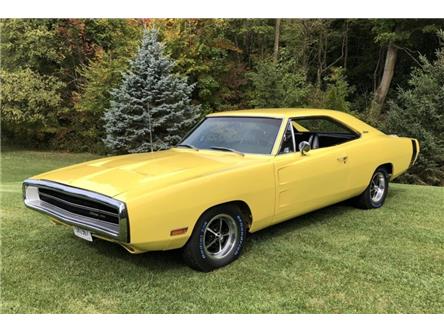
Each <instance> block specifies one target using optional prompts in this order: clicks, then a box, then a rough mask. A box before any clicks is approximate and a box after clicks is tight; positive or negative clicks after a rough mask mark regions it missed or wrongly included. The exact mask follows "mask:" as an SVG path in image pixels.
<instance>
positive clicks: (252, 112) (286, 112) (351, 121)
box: [207, 108, 382, 134]
mask: <svg viewBox="0 0 444 333" xmlns="http://www.w3.org/2000/svg"><path fill="white" fill-rule="evenodd" d="M313 116H324V117H329V116H330V117H332V118H334V119H337V120H338V121H340V122H343V123H344V124H345V125H348V126H350V127H352V128H353V129H355V130H357V131H358V132H361V133H363V132H371V133H379V134H382V132H380V131H378V130H377V129H376V128H373V127H371V126H370V125H368V124H367V123H365V122H363V121H361V120H359V119H358V118H356V117H354V116H352V115H350V114H348V113H345V112H340V111H334V110H328V109H310V108H280V109H249V110H238V111H221V112H215V113H211V114H209V115H207V117H271V118H293V117H313Z"/></svg>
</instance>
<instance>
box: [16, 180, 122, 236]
mask: <svg viewBox="0 0 444 333" xmlns="http://www.w3.org/2000/svg"><path fill="white" fill-rule="evenodd" d="M40 189H45V190H50V191H53V193H58V194H60V197H58V196H57V197H52V196H49V197H51V200H50V201H51V202H48V201H45V200H42V198H44V197H42V198H41V197H40V192H39V190H40ZM45 196H48V195H47V194H46V195H45ZM70 198H71V199H73V200H74V201H75V202H71V201H70ZM82 200H83V201H82ZM23 201H24V204H25V206H26V207H29V208H31V209H34V210H36V211H38V212H41V213H43V214H46V215H49V216H50V217H52V218H54V219H55V220H58V221H61V222H63V223H64V224H68V225H72V226H77V227H79V228H83V229H86V230H89V231H91V233H93V234H95V235H97V236H101V237H103V238H105V239H112V240H115V241H117V242H121V243H129V242H130V232H129V220H128V211H127V208H126V205H125V203H124V202H122V201H119V200H116V199H114V198H111V197H108V196H105V195H103V194H100V193H96V192H92V191H87V190H83V189H80V188H76V187H72V186H68V185H64V184H60V183H57V182H53V181H48V180H36V179H27V180H25V181H24V182H23ZM79 202H81V203H83V202H85V204H79ZM58 203H60V205H58ZM94 203H97V204H99V205H101V206H106V207H110V209H113V210H115V213H110V212H107V211H102V210H101V209H98V208H97V207H93V204H94ZM71 207H72V208H73V210H71V209H70V208H71ZM70 210H71V211H70ZM79 211H80V212H86V214H79ZM105 214H106V215H116V219H117V223H111V222H109V221H106V220H104V219H101V218H100V216H104V215H105ZM94 216H96V217H94Z"/></svg>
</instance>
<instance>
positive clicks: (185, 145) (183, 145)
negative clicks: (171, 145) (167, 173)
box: [176, 143, 199, 151]
mask: <svg viewBox="0 0 444 333" xmlns="http://www.w3.org/2000/svg"><path fill="white" fill-rule="evenodd" d="M176 147H187V148H191V149H194V150H195V151H198V150H199V149H197V148H196V147H194V146H193V145H189V144H188V143H179V144H178V145H176Z"/></svg>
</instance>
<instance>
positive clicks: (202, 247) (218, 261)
mask: <svg viewBox="0 0 444 333" xmlns="http://www.w3.org/2000/svg"><path fill="white" fill-rule="evenodd" d="M221 221H222V222H221ZM219 226H222V227H221V229H218V228H219ZM224 234H225V235H226V236H223V235H224ZM245 235H246V228H245V218H244V216H243V215H242V213H241V211H240V209H239V207H237V206H235V205H221V206H216V207H213V208H210V209H209V210H207V211H206V212H205V213H204V214H202V216H201V217H200V218H199V220H198V221H197V223H196V225H195V227H194V230H193V233H192V234H191V237H190V239H189V240H188V242H187V244H186V245H185V246H184V247H183V249H182V256H183V258H184V260H185V262H186V263H187V264H188V266H190V267H191V268H193V269H196V270H198V271H202V272H209V271H211V270H213V269H216V268H219V267H222V266H225V265H228V264H229V263H231V262H233V261H234V260H236V259H237V258H238V257H239V256H240V254H241V252H242V248H243V247H244V242H245ZM220 249H222V250H220Z"/></svg>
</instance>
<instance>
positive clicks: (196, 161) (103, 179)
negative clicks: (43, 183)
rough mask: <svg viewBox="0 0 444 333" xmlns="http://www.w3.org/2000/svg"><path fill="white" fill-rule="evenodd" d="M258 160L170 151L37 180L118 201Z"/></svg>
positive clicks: (84, 165) (91, 163)
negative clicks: (136, 191) (132, 192)
mask: <svg viewBox="0 0 444 333" xmlns="http://www.w3.org/2000/svg"><path fill="white" fill-rule="evenodd" d="M258 158H259V157H257V156H256V157H255V156H249V155H245V156H241V155H239V154H235V153H229V152H227V153H225V152H215V151H214V152H213V151H202V150H201V151H193V150H189V149H169V150H166V151H159V152H153V153H141V154H131V155H121V156H114V157H108V158H103V159H99V160H94V161H89V162H85V163H81V164H76V165H73V166H70V167H66V168H62V169H57V170H54V171H50V172H46V173H43V174H40V175H38V176H35V177H33V178H34V179H42V180H49V181H54V182H58V183H62V184H66V185H70V186H74V187H78V188H82V189H86V190H90V191H94V192H98V193H102V194H105V195H108V196H111V197H114V196H117V195H119V194H122V193H124V192H126V191H129V190H131V189H133V188H134V187H135V186H146V187H147V189H149V190H155V189H158V188H163V187H166V186H169V185H172V184H175V183H180V182H184V181H187V180H190V179H193V178H196V177H202V176H205V175H208V174H211V173H215V172H221V171H224V170H227V169H231V168H236V167H241V166H244V165H247V164H251V163H253V162H254V161H255V160H257V159H258Z"/></svg>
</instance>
